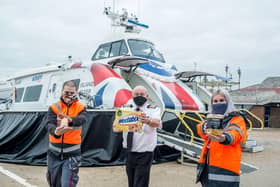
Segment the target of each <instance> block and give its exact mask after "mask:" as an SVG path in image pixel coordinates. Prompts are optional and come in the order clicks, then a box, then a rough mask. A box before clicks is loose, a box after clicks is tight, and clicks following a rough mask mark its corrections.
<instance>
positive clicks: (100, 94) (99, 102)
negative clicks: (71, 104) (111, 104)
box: [94, 83, 108, 107]
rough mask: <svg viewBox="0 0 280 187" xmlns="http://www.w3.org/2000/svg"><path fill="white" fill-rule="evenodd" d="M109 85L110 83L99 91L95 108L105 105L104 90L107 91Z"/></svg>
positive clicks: (95, 100) (95, 99)
mask: <svg viewBox="0 0 280 187" xmlns="http://www.w3.org/2000/svg"><path fill="white" fill-rule="evenodd" d="M107 85H108V83H106V84H105V85H104V86H102V87H101V88H100V89H99V90H98V92H97V93H96V95H95V98H94V102H95V104H96V106H95V107H97V106H100V105H102V104H103V98H102V97H103V93H104V90H105V88H106V87H107Z"/></svg>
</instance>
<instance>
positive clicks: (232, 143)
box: [197, 116, 247, 182]
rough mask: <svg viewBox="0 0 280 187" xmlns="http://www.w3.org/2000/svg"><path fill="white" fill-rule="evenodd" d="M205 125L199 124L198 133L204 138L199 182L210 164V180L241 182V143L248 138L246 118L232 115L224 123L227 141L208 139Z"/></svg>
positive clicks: (199, 164)
mask: <svg viewBox="0 0 280 187" xmlns="http://www.w3.org/2000/svg"><path fill="white" fill-rule="evenodd" d="M204 125H205V123H200V124H198V125H197V133H198V135H199V136H200V137H201V138H202V139H204V145H203V148H202V151H201V154H200V159H199V161H198V173H197V175H198V176H197V182H198V180H199V177H200V176H199V175H201V172H202V170H203V168H204V166H205V165H208V180H211V179H212V180H214V181H217V180H218V181H227V182H230V181H232V182H239V175H240V163H241V149H242V148H241V143H244V142H245V141H246V139H247V131H246V123H245V120H244V119H243V117H241V116H234V117H232V118H231V119H230V120H229V122H228V123H227V124H225V125H224V128H223V134H224V135H225V136H226V141H225V142H222V143H220V142H216V141H210V140H208V139H207V136H206V133H205V132H204V129H203V128H204ZM206 158H207V160H206Z"/></svg>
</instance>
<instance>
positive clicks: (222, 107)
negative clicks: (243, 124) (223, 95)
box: [212, 103, 228, 114]
mask: <svg viewBox="0 0 280 187" xmlns="http://www.w3.org/2000/svg"><path fill="white" fill-rule="evenodd" d="M227 107H228V104H227V103H217V104H213V105H212V113H213V114H224V113H225V112H226V110H227Z"/></svg>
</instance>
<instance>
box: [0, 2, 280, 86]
mask: <svg viewBox="0 0 280 187" xmlns="http://www.w3.org/2000/svg"><path fill="white" fill-rule="evenodd" d="M112 2H113V0H80V1H77V0H47V1H46V0H26V1H20V0H9V1H5V0H0V64H1V69H0V77H3V76H7V75H10V74H13V73H14V72H16V71H18V70H23V69H27V68H31V67H40V66H43V65H45V64H47V63H49V62H54V61H65V60H66V59H67V56H68V55H72V56H73V58H74V59H77V60H89V59H90V58H91V56H92V54H93V52H94V51H95V49H96V47H97V45H98V44H99V43H100V41H102V39H103V38H104V37H105V36H107V34H108V32H109V31H110V21H109V20H108V18H106V17H105V16H104V15H103V14H102V13H103V9H104V4H105V6H112V4H113V3H112ZM115 5H116V9H121V8H127V9H128V11H130V12H133V13H136V14H138V15H139V16H138V17H139V18H140V21H141V22H143V23H145V24H148V25H149V26H150V28H149V29H148V30H146V31H144V32H143V33H142V34H143V36H145V37H146V38H147V39H149V40H151V41H153V42H154V43H155V44H156V46H157V47H158V48H159V49H160V50H161V51H162V52H163V54H164V56H165V59H166V60H167V62H168V63H171V64H175V65H176V66H177V68H178V69H179V71H187V70H194V69H195V67H196V70H199V71H207V72H210V73H216V74H219V75H223V76H225V66H226V65H228V66H229V71H230V72H231V73H232V76H233V79H234V80H237V79H238V76H237V69H238V68H239V67H240V68H241V71H242V75H241V86H242V87H244V86H248V85H252V84H255V83H260V82H261V81H262V80H263V79H265V78H266V77H268V76H280V62H279V61H280V32H279V31H280V21H279V20H280V1H277V0H265V1H263V0H228V1H225V0H211V1H190V0H116V1H115ZM195 64H196V65H195Z"/></svg>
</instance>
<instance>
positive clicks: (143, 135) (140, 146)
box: [123, 101, 162, 152]
mask: <svg viewBox="0 0 280 187" xmlns="http://www.w3.org/2000/svg"><path fill="white" fill-rule="evenodd" d="M128 104H132V107H130V108H128V107H127V108H125V109H127V110H134V111H135V110H136V108H137V107H136V105H135V104H134V102H133V101H131V102H128ZM148 105H149V104H148V103H147V102H146V103H145V104H144V105H143V106H142V107H138V108H139V109H140V111H142V112H144V113H145V114H146V115H147V116H149V117H150V118H153V119H160V108H159V107H156V108H153V107H149V108H148ZM161 126H162V125H161V122H160V128H161ZM126 140H127V132H123V147H124V148H127V141H126ZM156 145H157V129H156V128H154V127H151V126H149V125H148V124H145V123H144V124H143V126H142V132H134V133H133V141H132V149H131V151H132V152H153V151H154V149H155V147H156Z"/></svg>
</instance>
